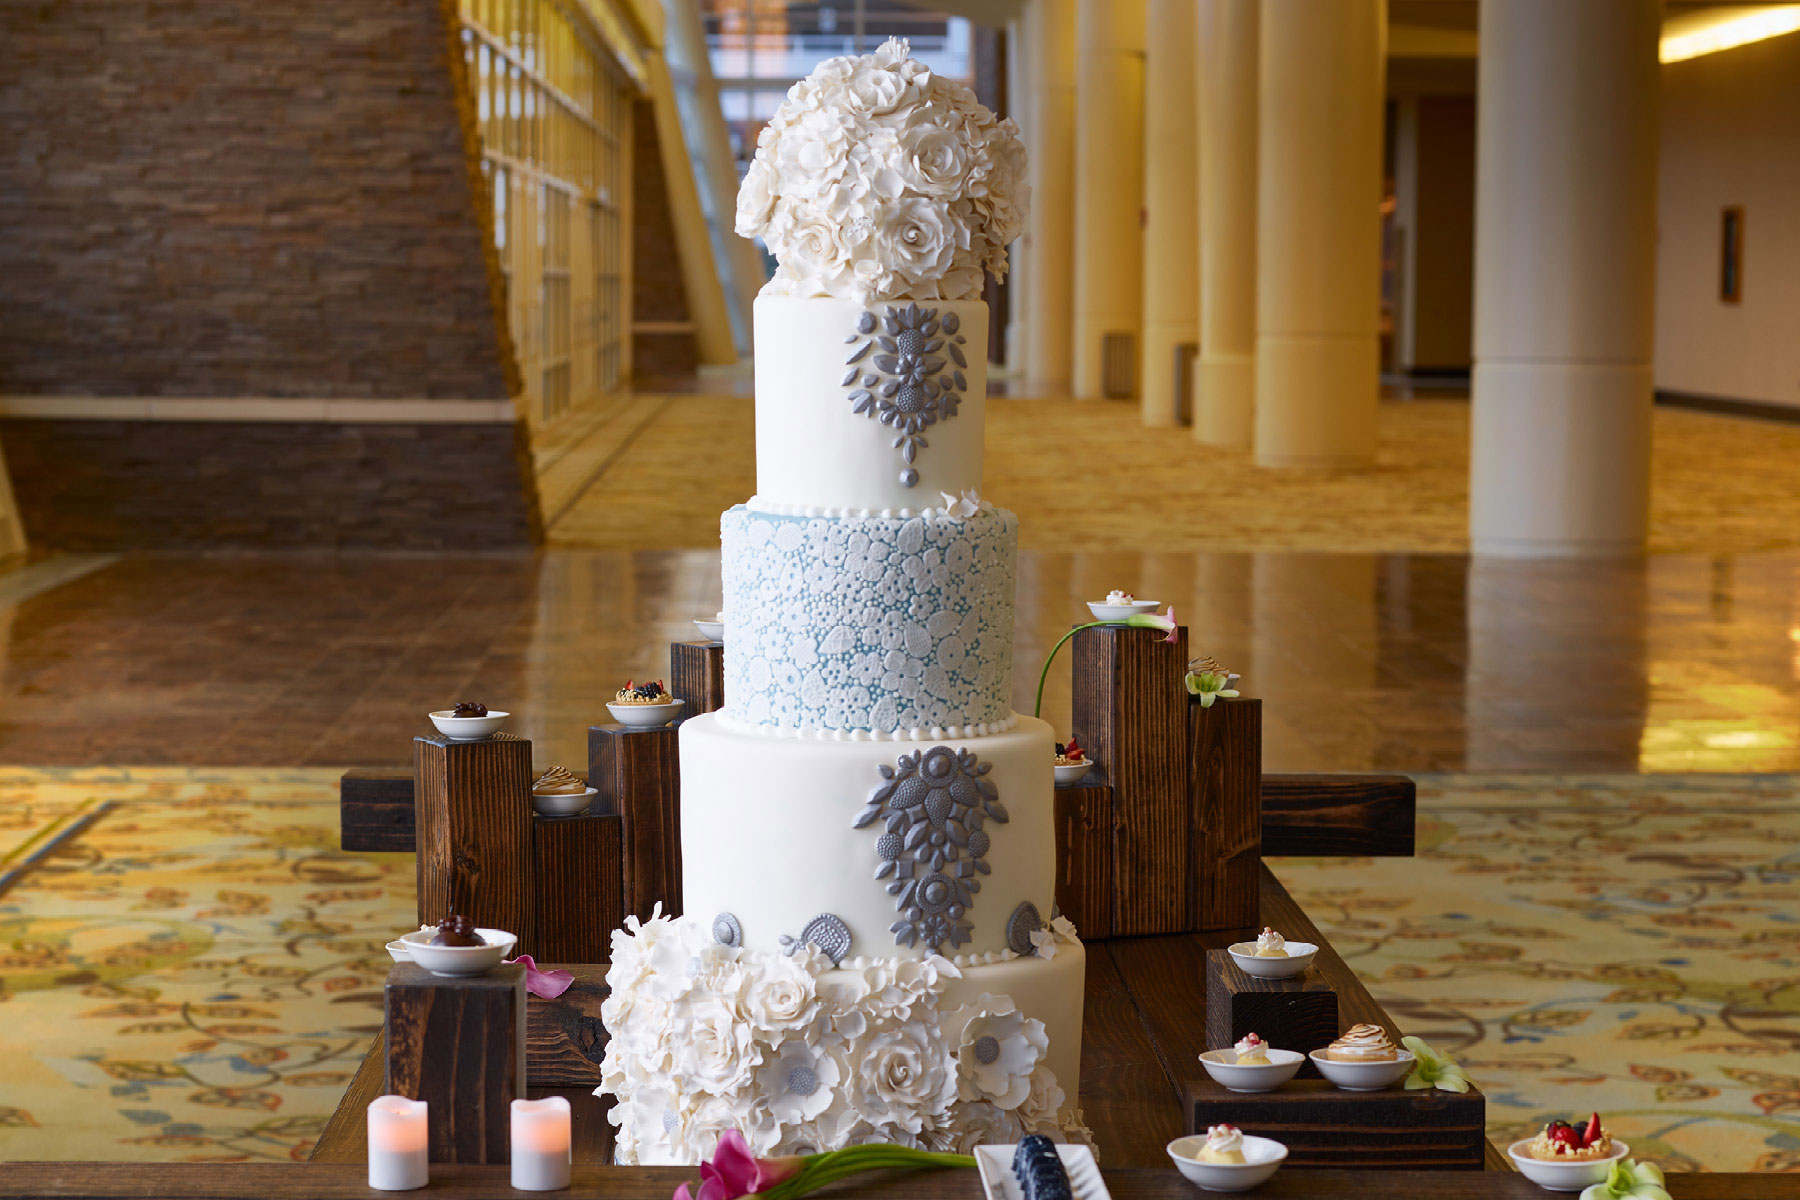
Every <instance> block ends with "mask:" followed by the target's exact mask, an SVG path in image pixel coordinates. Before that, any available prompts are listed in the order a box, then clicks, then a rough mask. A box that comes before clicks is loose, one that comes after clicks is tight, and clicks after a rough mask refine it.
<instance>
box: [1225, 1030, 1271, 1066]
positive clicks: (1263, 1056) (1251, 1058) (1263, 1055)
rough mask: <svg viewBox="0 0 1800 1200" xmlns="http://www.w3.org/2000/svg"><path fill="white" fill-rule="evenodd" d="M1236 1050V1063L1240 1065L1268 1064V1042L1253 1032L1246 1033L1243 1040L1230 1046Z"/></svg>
mask: <svg viewBox="0 0 1800 1200" xmlns="http://www.w3.org/2000/svg"><path fill="white" fill-rule="evenodd" d="M1232 1048H1233V1049H1234V1050H1236V1051H1237V1064H1236V1065H1238V1066H1240V1067H1266V1066H1268V1065H1269V1043H1267V1042H1265V1041H1263V1040H1262V1039H1261V1038H1259V1037H1257V1036H1256V1034H1254V1033H1246V1034H1245V1035H1244V1037H1243V1040H1242V1041H1240V1042H1239V1043H1238V1044H1237V1045H1236V1046H1234V1047H1232Z"/></svg>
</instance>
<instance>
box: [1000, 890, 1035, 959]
mask: <svg viewBox="0 0 1800 1200" xmlns="http://www.w3.org/2000/svg"><path fill="white" fill-rule="evenodd" d="M1043 927H1044V918H1043V917H1041V916H1039V915H1038V909H1037V905H1035V904H1033V903H1032V902H1031V901H1029V900H1025V901H1022V902H1021V903H1020V904H1019V907H1017V908H1015V909H1013V911H1012V916H1010V917H1008V918H1007V920H1006V944H1007V946H1009V947H1010V948H1011V949H1012V952H1013V953H1014V954H1021V955H1023V954H1032V953H1035V952H1036V951H1037V947H1036V946H1033V945H1032V944H1031V935H1032V934H1034V933H1036V932H1038V931H1039V930H1041V929H1042V928H1043Z"/></svg>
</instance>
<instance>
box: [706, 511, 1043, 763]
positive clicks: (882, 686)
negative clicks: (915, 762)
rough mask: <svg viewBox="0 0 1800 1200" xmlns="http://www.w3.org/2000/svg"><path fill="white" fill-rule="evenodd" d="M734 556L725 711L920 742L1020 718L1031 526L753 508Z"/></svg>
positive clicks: (732, 530) (728, 545)
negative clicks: (1016, 647) (1018, 610)
mask: <svg viewBox="0 0 1800 1200" xmlns="http://www.w3.org/2000/svg"><path fill="white" fill-rule="evenodd" d="M720 525H721V529H720V533H721V541H722V543H723V547H724V576H725V622H726V628H727V638H728V641H727V647H728V648H727V650H726V654H725V697H726V700H725V715H726V717H727V718H728V719H729V720H731V721H734V722H736V723H739V724H741V725H747V726H756V727H763V728H766V729H769V730H774V731H792V732H796V733H815V734H824V735H830V734H832V733H837V734H840V735H854V734H857V733H861V734H865V735H872V736H878V737H899V738H909V737H911V738H917V737H927V736H933V735H934V731H937V732H936V736H942V734H943V731H950V730H962V731H969V732H975V731H978V730H979V731H985V730H986V729H988V728H994V729H998V728H1004V727H1006V726H1007V725H1008V724H1010V722H1011V718H1012V705H1011V672H1012V639H1013V590H1014V580H1015V576H1016V573H1017V560H1018V528H1019V526H1018V518H1017V517H1015V516H1013V514H1012V513H1010V512H1007V511H1005V510H1003V509H996V508H988V507H984V508H982V509H981V510H980V511H979V512H977V513H975V514H974V515H973V516H969V517H959V516H953V515H946V514H942V513H939V514H932V515H926V516H912V517H882V516H858V517H852V516H830V517H827V516H799V515H784V514H778V513H768V512H759V511H755V510H752V509H749V508H746V507H743V506H741V505H740V506H738V507H736V508H733V509H731V510H729V511H728V512H726V513H725V514H724V516H723V518H722V520H721V522H720Z"/></svg>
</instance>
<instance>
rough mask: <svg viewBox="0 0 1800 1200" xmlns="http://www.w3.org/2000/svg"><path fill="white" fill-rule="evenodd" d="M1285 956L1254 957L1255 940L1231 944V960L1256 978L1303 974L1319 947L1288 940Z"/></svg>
mask: <svg viewBox="0 0 1800 1200" xmlns="http://www.w3.org/2000/svg"><path fill="white" fill-rule="evenodd" d="M1285 948H1286V950H1287V957H1286V958H1258V957H1256V943H1255V942H1233V943H1232V944H1231V947H1230V949H1231V961H1232V962H1234V963H1236V964H1237V965H1238V969H1239V970H1241V971H1243V973H1244V974H1246V975H1254V976H1256V977H1257V978H1258V979H1292V978H1293V977H1294V976H1296V975H1300V974H1304V973H1305V971H1306V968H1307V967H1309V966H1311V965H1312V960H1313V955H1315V954H1317V953H1318V952H1319V948H1318V947H1317V946H1315V945H1313V944H1312V943H1311V942H1288V943H1286V946H1285Z"/></svg>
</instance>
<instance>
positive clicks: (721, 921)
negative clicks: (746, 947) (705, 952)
mask: <svg viewBox="0 0 1800 1200" xmlns="http://www.w3.org/2000/svg"><path fill="white" fill-rule="evenodd" d="M712 935H713V941H715V942H717V943H719V945H721V946H741V945H743V944H744V927H743V926H742V925H740V924H738V919H737V918H736V917H734V916H732V915H731V914H730V913H728V912H722V913H720V914H719V915H718V916H716V917H714V918H713V923H712Z"/></svg>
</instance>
